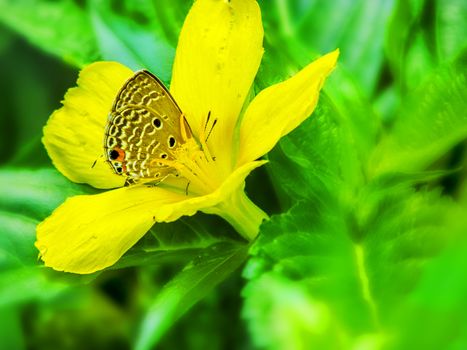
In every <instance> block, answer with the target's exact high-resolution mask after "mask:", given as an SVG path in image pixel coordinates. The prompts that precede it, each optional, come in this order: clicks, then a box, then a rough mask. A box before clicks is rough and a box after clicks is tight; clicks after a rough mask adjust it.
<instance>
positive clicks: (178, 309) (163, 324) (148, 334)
mask: <svg viewBox="0 0 467 350" xmlns="http://www.w3.org/2000/svg"><path fill="white" fill-rule="evenodd" d="M247 249H248V247H247V246H246V245H244V244H229V243H222V244H216V245H213V246H211V247H209V248H207V249H205V250H204V251H203V252H202V253H201V254H200V255H199V256H197V257H196V258H195V259H194V260H193V261H191V262H190V263H189V264H188V265H186V266H185V268H184V269H183V270H182V271H181V272H180V273H179V274H178V275H177V276H176V277H175V278H173V279H172V280H171V281H170V282H169V283H168V284H167V285H165V286H164V287H163V288H162V290H161V291H160V293H159V294H158V295H157V297H156V298H155V299H154V301H153V302H152V303H151V305H150V306H149V308H148V311H147V314H146V316H145V317H144V319H143V322H142V324H141V327H140V330H139V333H138V336H137V338H136V339H137V340H136V346H135V348H136V349H138V350H145V349H152V348H153V347H154V345H155V344H156V343H157V342H158V341H159V340H160V338H161V337H162V335H163V334H164V333H165V332H166V331H167V330H168V329H169V328H170V327H171V326H172V325H173V323H174V322H175V321H176V320H177V319H178V318H180V316H181V315H183V314H184V313H185V312H186V311H187V310H188V309H189V308H190V307H191V306H192V305H193V304H195V303H196V302H197V301H198V300H200V299H201V298H203V297H204V296H206V295H207V294H208V293H209V292H210V291H211V290H212V289H213V288H214V287H215V286H216V285H217V284H219V283H220V282H222V281H223V280H224V279H226V278H227V277H228V276H229V275H230V274H231V273H233V272H234V271H235V270H236V269H237V268H238V267H239V266H240V265H241V264H242V263H243V262H244V261H245V259H246V256H247Z"/></svg>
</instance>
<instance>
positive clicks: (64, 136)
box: [42, 62, 133, 188]
mask: <svg viewBox="0 0 467 350" xmlns="http://www.w3.org/2000/svg"><path fill="white" fill-rule="evenodd" d="M132 74H133V72H132V71H131V70H130V69H129V68H127V67H125V66H123V65H121V64H119V63H116V62H97V63H93V64H91V65H89V66H87V67H85V68H84V69H83V70H82V71H81V73H80V76H79V79H78V87H75V88H71V89H70V90H68V92H67V93H66V95H65V100H64V101H63V107H62V108H60V109H58V110H56V111H55V112H54V113H53V114H52V116H51V117H50V119H49V121H48V122H47V125H46V126H45V128H44V137H43V139H42V142H43V143H44V145H45V148H46V149H47V152H48V154H49V156H50V158H52V161H53V163H54V165H55V167H56V168H57V169H58V170H60V172H61V173H62V174H63V175H65V176H66V177H68V178H69V179H70V180H72V181H74V182H78V183H88V184H90V185H92V186H94V187H97V188H113V187H119V186H122V185H123V183H124V179H123V177H122V176H118V175H116V174H114V173H113V171H112V170H111V168H110V166H109V165H108V164H107V163H106V162H105V161H104V158H103V157H102V156H103V150H104V148H103V143H104V131H105V125H106V122H107V118H108V114H109V112H110V109H111V107H112V103H113V100H114V98H115V96H116V95H117V93H118V91H119V90H120V88H121V87H122V85H123V84H124V82H125V81H126V80H127V79H128V78H129V77H130V76H131V75H132ZM94 162H95V165H94V167H93V164H94Z"/></svg>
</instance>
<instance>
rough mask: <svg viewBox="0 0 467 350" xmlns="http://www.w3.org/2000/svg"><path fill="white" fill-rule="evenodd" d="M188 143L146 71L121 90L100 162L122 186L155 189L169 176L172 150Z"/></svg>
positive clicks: (176, 114)
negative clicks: (146, 185)
mask: <svg viewBox="0 0 467 350" xmlns="http://www.w3.org/2000/svg"><path fill="white" fill-rule="evenodd" d="M191 137H192V132H191V128H190V126H189V124H188V122H187V121H186V119H185V117H184V115H183V113H182V111H181V109H180V107H179V106H178V105H177V103H176V102H175V100H174V98H173V97H172V95H171V94H170V92H169V91H168V90H167V88H166V87H165V86H164V84H163V83H162V82H161V81H160V80H159V79H158V78H157V77H156V76H154V75H153V74H151V73H150V72H148V71H147V70H142V71H138V72H136V73H135V74H134V75H133V76H132V77H131V78H130V79H129V80H128V81H127V82H126V83H125V84H124V85H123V87H122V88H121V89H120V91H119V92H118V94H117V97H116V98H115V100H114V103H113V106H112V109H111V111H110V113H109V117H108V121H107V125H106V128H105V136H104V157H105V160H106V161H107V162H108V163H109V164H110V166H111V168H112V170H113V171H114V172H115V173H116V174H118V175H122V176H125V177H126V181H125V185H131V184H135V183H141V182H144V183H154V184H157V183H160V182H161V181H163V180H164V179H165V178H167V177H168V176H170V175H174V176H178V172H177V170H176V169H175V168H174V167H173V166H170V165H169V164H170V162H166V161H172V160H176V154H175V150H176V149H177V147H179V146H180V145H181V144H183V143H186V141H187V140H188V139H189V138H191Z"/></svg>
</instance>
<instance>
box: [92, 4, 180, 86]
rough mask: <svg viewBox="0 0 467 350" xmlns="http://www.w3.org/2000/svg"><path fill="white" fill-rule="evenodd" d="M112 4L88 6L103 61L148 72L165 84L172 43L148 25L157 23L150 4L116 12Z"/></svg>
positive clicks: (170, 72)
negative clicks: (114, 62)
mask: <svg viewBox="0 0 467 350" xmlns="http://www.w3.org/2000/svg"><path fill="white" fill-rule="evenodd" d="M111 5H112V2H111V1H109V0H99V1H95V2H93V3H92V6H91V13H92V20H93V25H94V28H95V31H96V35H97V40H98V42H99V47H100V49H101V52H102V55H103V57H104V59H106V60H112V61H118V62H121V63H123V64H125V65H127V66H128V67H130V68H131V69H133V70H138V69H143V68H144V69H149V70H150V71H151V72H152V73H154V74H156V75H157V76H158V77H160V78H161V79H162V80H163V81H164V82H165V83H167V82H169V81H170V77H171V74H172V63H173V59H174V55H175V49H174V46H173V43H169V42H168V41H167V39H166V38H164V36H163V35H161V34H162V33H157V32H156V30H154V29H153V28H154V26H152V24H153V23H154V22H156V21H157V18H156V12H155V8H156V6H154V5H153V4H151V3H150V2H148V1H143V2H141V1H140V2H139V6H136V7H132V6H131V3H130V2H128V3H127V6H129V7H130V8H128V9H126V8H123V9H121V12H123V13H117V12H116V11H115V10H114V7H113V6H111Z"/></svg>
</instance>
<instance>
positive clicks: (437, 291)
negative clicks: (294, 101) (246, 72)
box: [0, 0, 467, 350]
mask: <svg viewBox="0 0 467 350" xmlns="http://www.w3.org/2000/svg"><path fill="white" fill-rule="evenodd" d="M190 6H191V2H190V1H182V0H179V1H174V0H137V1H130V0H128V1H117V0H95V1H92V0H87V1H86V0H81V1H78V0H75V1H73V0H56V1H51V0H50V1H47V0H16V1H13V0H0V22H1V26H0V52H1V56H0V57H1V60H2V62H1V63H2V64H1V70H2V79H0V90H1V93H2V99H1V102H2V103H1V113H0V152H1V153H0V165H1V168H0V348H1V349H127V348H136V349H151V348H153V347H155V346H157V348H159V349H179V348H182V349H229V348H232V349H257V348H258V349H263V348H264V349H355V350H357V349H466V348H467V316H466V315H467V230H466V229H467V215H466V214H467V182H466V165H467V152H466V150H467V148H466V139H467V114H466V111H467V93H466V69H465V68H466V47H467V46H466V38H467V32H466V18H467V3H466V2H465V1H463V0H352V1H351V0H334V1H327V0H310V1H305V0H270V1H267V0H262V1H260V6H261V9H262V15H263V22H264V27H265V41H264V46H265V50H266V51H265V55H264V58H263V62H262V66H261V69H260V71H259V73H258V76H257V78H256V80H255V87H254V88H255V91H259V90H260V89H262V88H264V87H266V86H269V85H271V84H273V83H275V82H278V81H280V80H282V79H285V78H287V77H289V76H290V75H292V74H293V73H294V72H296V71H298V70H299V69H300V68H301V67H303V66H304V65H306V64H307V63H309V62H310V61H311V60H312V59H314V58H316V57H317V56H319V54H322V53H325V52H328V51H331V50H333V49H334V48H336V47H339V48H340V49H341V58H340V61H339V68H338V69H337V70H336V71H335V72H334V73H333V75H332V76H331V78H330V79H329V81H328V82H327V83H326V86H325V89H324V93H323V94H322V95H321V99H320V102H319V106H318V108H317V110H316V112H315V113H314V114H313V116H312V117H311V118H310V119H309V120H308V121H306V122H305V123H304V124H303V125H302V126H300V127H299V128H298V129H297V130H295V131H294V132H293V133H291V134H290V135H289V136H287V137H285V138H284V139H283V140H282V141H281V142H280V144H279V145H278V146H276V148H275V149H274V150H273V151H272V152H271V153H270V154H269V155H268V158H269V161H270V162H269V163H268V165H266V166H264V167H263V168H262V169H260V170H257V171H256V172H255V173H254V174H252V175H251V176H250V177H249V178H248V182H247V192H248V194H249V195H250V197H251V198H252V199H253V200H254V201H255V202H256V203H258V204H259V205H260V206H261V207H262V208H263V209H265V210H266V211H267V212H268V213H269V214H270V215H271V219H270V220H269V221H268V222H266V223H265V224H263V226H262V227H261V232H260V235H259V238H258V239H257V240H256V241H255V242H254V243H253V244H252V246H247V245H246V244H245V243H244V242H242V241H241V240H239V238H237V235H236V234H235V232H234V231H233V230H232V229H231V228H230V227H229V226H228V225H227V224H226V223H224V222H223V221H222V220H220V219H218V218H216V217H211V216H206V215H201V214H198V215H196V216H195V217H192V218H186V219H182V220H179V221H178V222H176V223H173V224H160V225H156V226H155V227H154V228H153V229H152V230H151V231H150V233H148V234H147V235H146V236H145V237H144V238H143V239H142V241H141V242H139V243H138V244H137V245H136V246H135V247H134V248H132V249H131V250H130V251H129V252H128V253H127V254H126V255H125V256H124V257H123V258H122V259H121V260H120V261H119V262H118V263H117V264H116V265H115V266H113V267H111V268H109V269H107V270H106V271H103V272H101V273H96V274H94V275H91V276H76V275H71V274H64V273H56V272H54V271H51V270H49V269H46V268H43V267H41V265H40V263H38V261H37V251H36V250H35V248H34V247H33V242H34V240H35V226H36V224H37V223H38V222H40V221H41V220H43V219H44V218H45V217H47V216H48V215H49V214H50V213H51V212H52V210H53V209H54V208H56V207H57V206H58V205H59V204H60V203H62V202H63V201H64V199H65V198H67V197H68V196H71V195H75V194H80V193H93V192H95V190H93V189H92V188H90V187H87V186H82V185H76V184H73V183H70V182H69V181H68V180H66V179H65V178H64V177H63V176H62V175H60V174H59V173H58V172H57V171H56V170H55V169H54V168H53V167H52V165H51V162H50V160H49V158H48V156H47V154H46V152H45V150H44V148H43V147H42V145H41V143H40V138H41V134H42V131H41V129H42V127H43V125H44V124H45V123H46V120H47V118H48V116H49V115H50V114H51V112H52V111H53V110H54V109H56V108H58V107H59V102H60V100H61V99H62V97H63V95H64V93H65V91H66V89H67V88H68V87H71V86H72V85H74V82H75V79H76V76H77V72H78V69H79V68H80V67H82V66H84V65H85V64H87V63H90V62H93V61H96V60H100V59H105V60H117V61H120V62H122V63H125V64H127V65H128V66H130V67H131V68H133V69H138V68H142V67H144V68H147V69H149V70H151V71H152V72H154V73H155V74H157V75H158V76H160V77H161V78H162V79H163V80H164V81H165V82H167V83H169V82H170V74H171V63H172V59H173V55H174V52H175V47H176V43H177V37H178V33H179V31H180V28H181V26H182V24H183V20H184V17H185V15H186V13H187V11H188V9H189V7H190Z"/></svg>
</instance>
